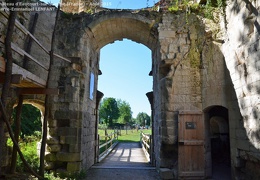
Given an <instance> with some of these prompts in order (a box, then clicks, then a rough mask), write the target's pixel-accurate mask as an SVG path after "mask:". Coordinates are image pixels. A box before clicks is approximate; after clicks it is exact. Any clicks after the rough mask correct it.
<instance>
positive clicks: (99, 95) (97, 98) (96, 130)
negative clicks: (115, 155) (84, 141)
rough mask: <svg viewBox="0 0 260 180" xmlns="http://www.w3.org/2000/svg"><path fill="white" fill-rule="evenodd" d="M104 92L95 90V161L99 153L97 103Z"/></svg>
mask: <svg viewBox="0 0 260 180" xmlns="http://www.w3.org/2000/svg"><path fill="white" fill-rule="evenodd" d="M103 96H104V94H103V93H102V92H100V91H97V97H96V127H95V141H96V144H95V147H96V149H95V163H97V162H98V159H97V158H98V155H99V147H98V143H99V142H98V140H99V139H98V124H99V104H100V101H101V99H102V98H103Z"/></svg>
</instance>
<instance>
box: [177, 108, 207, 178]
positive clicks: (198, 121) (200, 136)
mask: <svg viewBox="0 0 260 180" xmlns="http://www.w3.org/2000/svg"><path fill="white" fill-rule="evenodd" d="M178 129H179V132H178V134H179V137H178V138H179V139H178V140H179V148H178V150H179V156H178V170H179V172H178V173H179V178H180V179H203V178H204V176H205V175H204V174H205V173H204V168H205V157H204V120H203V117H202V112H201V111H181V112H179V128H178Z"/></svg>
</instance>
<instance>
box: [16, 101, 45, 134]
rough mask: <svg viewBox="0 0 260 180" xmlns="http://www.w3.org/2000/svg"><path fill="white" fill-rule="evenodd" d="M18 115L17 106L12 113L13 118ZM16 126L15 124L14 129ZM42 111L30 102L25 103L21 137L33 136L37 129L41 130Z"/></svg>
mask: <svg viewBox="0 0 260 180" xmlns="http://www.w3.org/2000/svg"><path fill="white" fill-rule="evenodd" d="M15 117H16V108H14V111H13V113H12V119H15ZM14 128H15V127H14V126H13V129H14ZM41 129H42V124H41V112H40V110H39V109H37V108H36V107H34V106H32V105H30V104H23V107H22V114H21V137H22V138H24V136H25V135H26V136H31V135H33V134H34V132H35V131H41Z"/></svg>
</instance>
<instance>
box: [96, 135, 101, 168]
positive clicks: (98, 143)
mask: <svg viewBox="0 0 260 180" xmlns="http://www.w3.org/2000/svg"><path fill="white" fill-rule="evenodd" d="M99 145H100V142H99V134H98V137H97V147H98V148H97V150H96V151H97V162H98V163H99V153H100V152H99Z"/></svg>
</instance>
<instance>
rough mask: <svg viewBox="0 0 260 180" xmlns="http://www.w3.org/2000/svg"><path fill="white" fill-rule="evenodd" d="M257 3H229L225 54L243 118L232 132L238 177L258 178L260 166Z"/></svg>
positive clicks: (259, 6)
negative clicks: (259, 167) (258, 167)
mask: <svg viewBox="0 0 260 180" xmlns="http://www.w3.org/2000/svg"><path fill="white" fill-rule="evenodd" d="M259 11H260V4H259V2H258V1H246V0H245V1H243V0H239V1H227V7H226V9H225V12H226V14H225V15H226V16H225V18H226V24H225V26H223V27H222V28H223V29H224V31H225V32H226V34H225V39H224V41H225V43H224V44H223V47H222V52H223V54H224V56H225V61H226V64H227V68H228V70H229V73H230V76H231V80H232V82H233V84H234V88H235V92H236V97H237V99H238V104H239V109H240V113H241V115H242V117H240V118H239V119H237V120H236V121H234V122H233V123H234V124H233V127H232V129H230V131H231V138H232V144H231V154H232V165H233V172H234V174H235V176H237V177H240V178H241V179H259V177H260V174H259V171H257V170H256V167H257V166H259V163H260V153H259V147H260V144H259V133H260V130H259V127H260V124H259V122H260V121H259V117H260V96H259V94H260V91H259V89H260V71H259V69H260V68H259V67H260V66H259V65H260V61H259V56H260V51H259V48H260V46H259V33H260V25H259V24H260V16H259Z"/></svg>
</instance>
